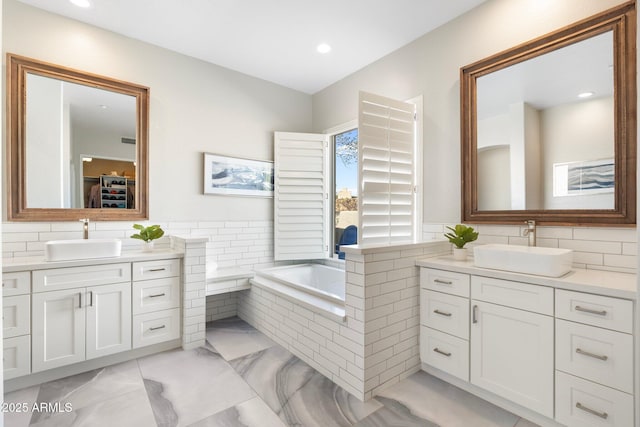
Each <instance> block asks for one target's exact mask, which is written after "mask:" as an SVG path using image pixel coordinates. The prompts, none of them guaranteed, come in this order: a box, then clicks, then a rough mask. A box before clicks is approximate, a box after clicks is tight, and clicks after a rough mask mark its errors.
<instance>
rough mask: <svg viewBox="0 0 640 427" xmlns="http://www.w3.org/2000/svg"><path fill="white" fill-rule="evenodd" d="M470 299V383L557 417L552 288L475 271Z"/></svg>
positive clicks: (549, 415)
mask: <svg viewBox="0 0 640 427" xmlns="http://www.w3.org/2000/svg"><path fill="white" fill-rule="evenodd" d="M471 298H472V299H471V317H472V319H471V337H470V342H471V355H470V360H471V369H470V372H471V376H470V381H471V383H472V384H475V385H477V386H479V387H482V388H483V389H485V390H489V391H491V392H492V393H495V394H497V395H498V396H501V397H504V398H505V399H509V400H511V401H513V402H516V403H518V404H520V405H522V406H525V407H527V408H530V409H532V410H534V411H536V412H539V413H541V414H543V415H545V416H547V417H550V418H553V393H550V391H551V390H553V369H554V368H553V337H554V334H553V317H552V316H549V315H548V314H549V313H548V311H549V310H551V314H552V313H553V311H552V310H553V289H549V288H543V287H540V286H535V285H529V284H526V283H519V282H511V281H506V280H498V279H492V278H487V277H478V276H472V278H471ZM525 308H526V309H525Z"/></svg>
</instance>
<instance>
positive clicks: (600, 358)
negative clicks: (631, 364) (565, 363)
mask: <svg viewBox="0 0 640 427" xmlns="http://www.w3.org/2000/svg"><path fill="white" fill-rule="evenodd" d="M576 353H578V354H582V355H583V356H589V357H593V358H594V359H599V360H607V359H608V357H607V356H600V355H599V354H594V353H590V352H588V351H584V350H583V349H581V348H576Z"/></svg>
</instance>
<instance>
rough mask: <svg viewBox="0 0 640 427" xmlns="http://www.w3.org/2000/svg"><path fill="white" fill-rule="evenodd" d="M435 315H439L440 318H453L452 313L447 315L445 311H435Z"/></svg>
mask: <svg viewBox="0 0 640 427" xmlns="http://www.w3.org/2000/svg"><path fill="white" fill-rule="evenodd" d="M433 312H434V313H435V314H439V315H440V316H446V317H451V313H445V312H444V311H440V310H438V309H435V310H433Z"/></svg>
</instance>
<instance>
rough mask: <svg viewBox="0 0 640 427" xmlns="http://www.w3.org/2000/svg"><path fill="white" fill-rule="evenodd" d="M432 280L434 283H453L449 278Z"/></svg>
mask: <svg viewBox="0 0 640 427" xmlns="http://www.w3.org/2000/svg"><path fill="white" fill-rule="evenodd" d="M433 281H434V282H436V283H440V284H441V285H453V282H452V281H450V280H441V279H434V280H433Z"/></svg>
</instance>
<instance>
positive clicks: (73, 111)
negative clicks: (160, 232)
mask: <svg viewBox="0 0 640 427" xmlns="http://www.w3.org/2000/svg"><path fill="white" fill-rule="evenodd" d="M7 83H8V91H7V100H8V102H7V145H6V147H7V163H6V165H7V179H6V187H7V192H8V197H7V198H6V202H7V220H9V221H69V220H76V219H78V218H89V219H90V220H92V221H96V220H98V221H124V220H127V221H131V220H140V219H147V218H148V217H149V213H148V211H149V200H148V194H147V193H148V190H149V185H148V177H149V169H148V157H149V154H148V132H149V129H148V126H149V125H148V123H149V88H148V87H145V86H141V85H139V84H136V83H130V82H126V81H123V80H117V79H114V78H111V77H106V76H101V75H98V74H91V73H87V72H84V71H81V70H75V69H73V68H67V67H63V66H60V65H56V64H50V63H47V62H43V61H39V60H37V59H32V58H27V57H24V56H18V55H14V54H12V53H7Z"/></svg>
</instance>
